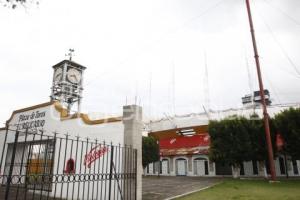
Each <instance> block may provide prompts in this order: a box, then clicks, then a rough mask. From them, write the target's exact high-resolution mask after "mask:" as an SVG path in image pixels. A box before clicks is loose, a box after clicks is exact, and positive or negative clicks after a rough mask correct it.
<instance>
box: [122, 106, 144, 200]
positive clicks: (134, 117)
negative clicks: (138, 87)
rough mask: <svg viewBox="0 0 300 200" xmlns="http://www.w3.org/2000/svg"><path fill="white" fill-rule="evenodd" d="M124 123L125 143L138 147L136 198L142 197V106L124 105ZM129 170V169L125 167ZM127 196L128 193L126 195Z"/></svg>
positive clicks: (139, 199)
mask: <svg viewBox="0 0 300 200" xmlns="http://www.w3.org/2000/svg"><path fill="white" fill-rule="evenodd" d="M123 124H124V144H125V145H130V146H132V148H134V149H137V169H136V176H137V178H136V181H137V184H136V187H137V188H136V190H137V191H136V199H137V200H141V199H142V174H143V166H142V128H143V126H142V125H143V124H142V108H141V107H140V106H137V105H128V106H124V107H123ZM124 171H125V172H126V171H128V169H124ZM125 196H126V195H125Z"/></svg>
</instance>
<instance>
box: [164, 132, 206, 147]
mask: <svg viewBox="0 0 300 200" xmlns="http://www.w3.org/2000/svg"><path fill="white" fill-rule="evenodd" d="M209 145H210V136H209V134H208V133H206V134H201V135H200V134H199V135H193V136H181V137H177V138H171V139H163V140H160V141H159V147H160V149H178V148H188V147H208V146H209Z"/></svg>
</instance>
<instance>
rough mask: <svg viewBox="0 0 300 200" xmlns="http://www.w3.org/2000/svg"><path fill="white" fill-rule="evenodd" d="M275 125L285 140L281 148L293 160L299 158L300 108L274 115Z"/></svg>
mask: <svg viewBox="0 0 300 200" xmlns="http://www.w3.org/2000/svg"><path fill="white" fill-rule="evenodd" d="M275 125H276V128H277V130H278V131H279V132H280V134H281V136H282V137H283V139H284V141H285V144H284V146H283V150H284V151H285V152H286V153H287V154H288V155H290V156H291V157H292V158H293V159H294V160H298V159H300V148H299V147H300V108H296V109H295V108H290V109H288V110H284V111H283V112H281V113H279V114H277V115H275Z"/></svg>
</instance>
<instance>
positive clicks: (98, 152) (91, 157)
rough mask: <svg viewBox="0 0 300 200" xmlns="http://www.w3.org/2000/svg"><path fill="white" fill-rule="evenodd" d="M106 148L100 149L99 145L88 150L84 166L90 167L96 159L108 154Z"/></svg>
mask: <svg viewBox="0 0 300 200" xmlns="http://www.w3.org/2000/svg"><path fill="white" fill-rule="evenodd" d="M108 151H109V150H108V147H105V146H104V147H101V145H98V146H96V147H94V148H92V149H91V150H90V152H89V153H88V154H86V155H85V156H84V163H83V164H84V165H85V166H87V167H88V168H90V167H91V164H92V163H93V162H95V160H97V159H98V158H100V157H101V156H103V155H104V154H105V153H106V152H108Z"/></svg>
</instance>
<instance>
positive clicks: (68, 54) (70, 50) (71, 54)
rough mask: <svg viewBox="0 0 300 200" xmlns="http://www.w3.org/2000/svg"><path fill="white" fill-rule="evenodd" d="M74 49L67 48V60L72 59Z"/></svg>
mask: <svg viewBox="0 0 300 200" xmlns="http://www.w3.org/2000/svg"><path fill="white" fill-rule="evenodd" d="M74 51H75V50H74V49H69V52H68V53H67V54H66V56H69V60H72V56H73V53H74Z"/></svg>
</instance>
